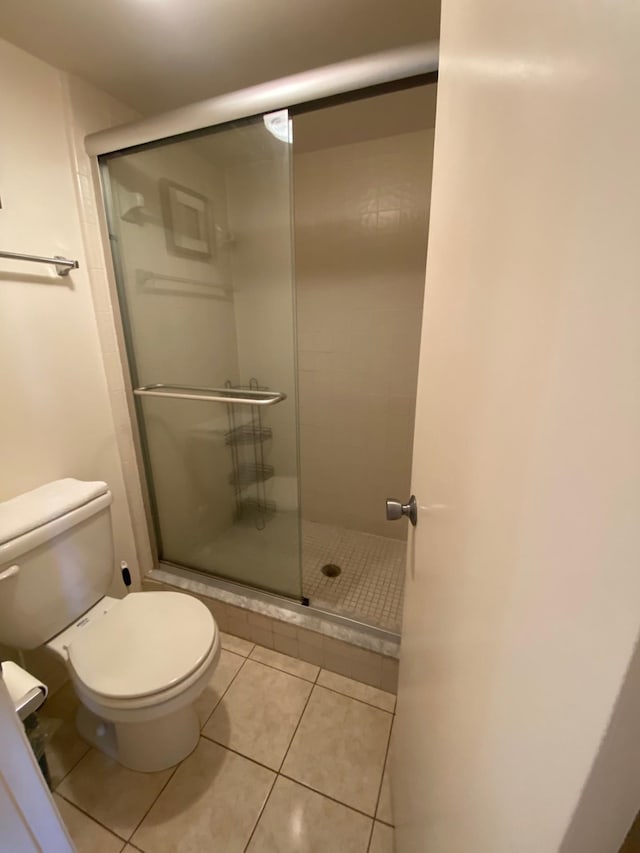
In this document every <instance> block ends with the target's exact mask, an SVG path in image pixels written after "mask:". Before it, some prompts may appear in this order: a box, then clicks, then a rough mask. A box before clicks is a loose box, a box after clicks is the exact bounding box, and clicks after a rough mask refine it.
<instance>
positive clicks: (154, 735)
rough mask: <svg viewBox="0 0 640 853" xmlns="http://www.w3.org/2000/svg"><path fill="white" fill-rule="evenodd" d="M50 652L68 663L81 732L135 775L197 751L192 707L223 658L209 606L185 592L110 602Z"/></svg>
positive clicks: (57, 640)
mask: <svg viewBox="0 0 640 853" xmlns="http://www.w3.org/2000/svg"><path fill="white" fill-rule="evenodd" d="M46 647H47V648H48V649H49V650H50V651H52V652H53V653H54V654H56V655H57V656H58V657H60V658H61V659H62V660H64V661H65V663H66V665H67V667H68V670H69V674H70V676H71V680H72V682H73V686H74V688H75V691H76V694H77V696H78V698H79V699H80V702H81V703H82V704H81V707H80V710H79V713H78V718H77V724H78V729H79V731H80V733H81V735H82V736H83V737H84V738H85V740H88V741H89V742H90V743H92V744H93V745H94V746H96V747H97V748H98V749H100V750H102V751H103V752H105V753H107V754H108V755H110V756H111V757H112V758H114V759H116V760H117V761H119V762H120V764H123V765H124V766H125V767H129V768H130V769H132V770H143V771H154V770H164V769H165V768H167V767H172V766H173V765H174V764H177V763H178V762H179V761H181V760H182V759H183V758H184V757H185V756H186V755H188V754H189V753H190V752H191V751H192V750H193V749H195V747H196V745H197V743H198V738H199V736H200V721H199V719H198V715H197V713H196V711H195V709H194V703H195V701H196V700H197V699H198V697H199V696H200V695H201V693H202V692H203V690H204V689H205V687H206V685H207V683H208V682H209V679H210V678H211V675H212V674H213V671H214V669H215V667H216V664H217V663H218V658H219V657H220V635H219V632H218V629H217V626H216V623H215V620H214V619H213V616H212V615H211V613H210V612H209V610H207V608H206V607H205V606H204V605H203V604H202V603H201V602H200V601H198V600H197V599H196V598H193V597H192V596H189V595H184V594H183V593H179V592H142V593H135V592H134V593H130V594H129V595H128V596H127V597H126V598H124V599H122V600H119V599H115V598H109V597H105V598H103V599H101V600H100V601H99V602H98V604H97V605H95V606H94V607H93V608H91V610H90V611H88V612H87V613H86V614H84V615H83V616H82V618H81V619H80V620H79V621H78V623H77V624H74V625H72V626H71V627H70V628H67V629H66V630H64V631H62V632H61V633H60V634H58V635H57V636H56V637H54V638H53V639H52V640H50V641H49V642H48V643H47V644H46Z"/></svg>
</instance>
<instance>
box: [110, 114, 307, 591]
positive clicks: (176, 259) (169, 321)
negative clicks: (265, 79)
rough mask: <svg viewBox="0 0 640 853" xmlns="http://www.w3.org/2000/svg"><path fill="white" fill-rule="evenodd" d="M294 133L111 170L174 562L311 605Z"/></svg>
mask: <svg viewBox="0 0 640 853" xmlns="http://www.w3.org/2000/svg"><path fill="white" fill-rule="evenodd" d="M288 128H289V120H288V115H287V113H286V111H283V112H281V113H277V114H274V115H272V116H266V117H264V118H262V117H260V118H256V119H250V120H246V121H242V122H237V123H234V124H233V125H225V126H223V127H218V128H213V129H211V130H209V131H206V132H198V133H196V134H189V135H185V136H181V137H176V138H173V139H170V140H167V141H164V142H160V143H153V144H152V145H148V146H142V147H140V148H136V149H131V150H128V151H124V152H120V153H116V154H110V155H107V156H104V157H103V158H102V159H101V167H102V174H103V181H104V186H105V195H106V203H107V209H108V218H109V231H110V238H111V246H112V252H113V258H114V263H115V267H116V275H117V279H118V288H119V298H120V308H121V311H122V314H123V321H124V327H125V336H126V339H127V349H128V357H129V364H130V369H131V378H132V383H133V387H134V389H135V390H134V394H135V399H136V405H137V416H138V424H139V428H140V434H141V439H142V444H143V451H144V456H145V467H146V477H147V483H148V486H149V493H150V500H151V504H152V514H153V516H154V523H155V528H156V529H155V533H156V539H157V544H158V550H159V557H160V559H161V560H162V561H166V562H170V563H174V564H178V565H180V566H184V567H188V568H192V569H196V570H199V571H202V572H207V573H209V574H212V575H216V576H219V577H222V578H226V579H229V580H232V581H236V582H239V583H243V584H248V585H250V586H253V587H258V588H261V589H266V590H271V591H274V592H277V593H280V594H284V595H287V596H291V597H294V598H301V596H302V589H301V563H300V532H299V531H300V525H299V501H298V450H297V446H298V441H297V417H296V411H297V407H296V387H295V364H294V358H295V356H294V352H295V350H294V307H293V275H292V238H291V234H292V223H291V218H292V211H291V164H290V156H291V155H290V152H291V146H290V144H289V133H288Z"/></svg>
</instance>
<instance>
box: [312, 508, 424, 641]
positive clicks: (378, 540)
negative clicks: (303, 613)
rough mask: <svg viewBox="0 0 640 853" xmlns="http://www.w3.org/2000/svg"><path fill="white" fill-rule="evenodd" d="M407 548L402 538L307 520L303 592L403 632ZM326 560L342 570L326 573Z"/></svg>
mask: <svg viewBox="0 0 640 853" xmlns="http://www.w3.org/2000/svg"><path fill="white" fill-rule="evenodd" d="M406 551H407V546H406V542H405V541H403V540H401V539H389V538H387V537H385V536H374V535H373V534H372V533H361V532H360V531H358V530H344V529H342V528H340V527H332V526H331V525H329V524H319V523H318V522H315V521H303V522H302V572H303V580H302V586H303V590H304V594H305V595H306V596H307V597H308V598H309V599H310V600H311V603H312V604H313V605H314V606H316V607H321V608H323V609H326V610H331V611H333V612H337V613H342V614H345V615H347V616H352V617H354V618H356V619H359V620H360V621H362V622H367V623H368V624H370V625H376V626H378V627H380V628H386V629H388V630H389V631H395V632H397V633H400V629H401V626H402V600H403V596H404V568H405V558H406ZM325 563H336V564H337V565H339V566H340V568H341V569H342V572H341V574H340V575H338V577H336V578H329V577H327V576H326V575H324V574H322V571H321V569H322V566H324V565H325Z"/></svg>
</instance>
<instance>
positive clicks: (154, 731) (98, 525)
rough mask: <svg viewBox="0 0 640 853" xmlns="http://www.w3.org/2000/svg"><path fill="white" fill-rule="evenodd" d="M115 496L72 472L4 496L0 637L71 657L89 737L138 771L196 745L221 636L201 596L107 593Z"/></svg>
mask: <svg viewBox="0 0 640 853" xmlns="http://www.w3.org/2000/svg"><path fill="white" fill-rule="evenodd" d="M111 500H112V498H111V492H110V491H109V489H108V487H107V484H106V483H102V482H83V481H80V480H74V479H64V480H57V481H55V482H53V483H48V484H47V485H44V486H41V487H40V488H37V489H34V490H33V491H31V492H27V493H26V494H23V495H19V496H18V497H15V498H12V499H11V500H8V501H5V502H3V503H0V643H4V644H6V645H8V646H13V647H14V648H19V649H25V650H26V649H35V648H38V647H41V646H45V647H46V648H48V649H49V650H50V651H51V652H53V654H55V655H56V656H58V657H59V658H61V659H62V660H63V661H64V662H65V665H66V666H67V669H68V671H69V674H70V677H71V680H72V682H73V685H74V688H75V691H76V693H77V695H78V698H79V700H80V707H79V710H78V716H77V725H78V730H79V732H80V734H81V735H82V736H83V737H84V738H85V740H87V741H89V743H91V744H93V745H94V746H95V747H97V748H98V749H100V750H101V751H102V752H104V753H106V754H107V755H109V756H111V757H112V758H114V759H115V760H116V761H118V762H119V763H120V764H123V765H124V766H125V767H129V768H131V769H132V770H142V771H146V772H152V771H155V770H164V769H166V768H167V767H172V766H173V765H175V764H177V763H178V762H179V761H181V760H182V759H183V758H185V757H186V756H187V755H189V753H190V752H191V751H192V750H193V749H195V747H196V744H197V743H198V738H199V736H200V724H199V720H198V715H197V713H196V710H195V707H194V703H195V702H196V700H197V699H198V697H199V696H200V694H201V693H202V692H203V690H204V689H205V687H206V685H207V683H208V681H209V679H210V678H211V675H212V673H213V671H214V669H215V667H216V664H217V662H218V658H219V657H220V636H219V632H218V628H217V626H216V623H215V620H214V619H213V616H212V615H211V613H210V612H209V610H208V609H207V608H206V607H205V605H204V604H203V603H202V602H201V601H199V600H198V599H196V598H193V597H192V596H189V595H185V594H183V593H179V592H133V593H129V594H128V595H126V596H125V597H124V598H122V599H118V598H112V597H110V596H107V595H106V592H107V590H108V589H109V587H110V585H111V582H112V580H113V570H114V550H113V539H112V533H111V510H110V506H111Z"/></svg>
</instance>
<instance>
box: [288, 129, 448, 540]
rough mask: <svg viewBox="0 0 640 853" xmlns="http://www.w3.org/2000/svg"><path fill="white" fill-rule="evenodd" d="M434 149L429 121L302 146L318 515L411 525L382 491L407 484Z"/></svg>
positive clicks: (304, 363)
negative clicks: (334, 143) (387, 513)
mask: <svg viewBox="0 0 640 853" xmlns="http://www.w3.org/2000/svg"><path fill="white" fill-rule="evenodd" d="M303 120H304V116H302V117H300V118H299V119H297V121H303ZM432 153H433V130H423V131H416V132H412V133H403V134H399V135H396V136H389V137H385V138H382V139H374V140H369V141H365V142H359V143H356V144H351V145H341V146H338V147H333V148H324V149H321V150H316V151H310V152H307V153H302V154H297V155H295V156H294V192H295V245H296V288H297V311H298V348H299V388H300V441H301V472H302V510H303V517H304V518H305V519H307V520H309V521H316V522H322V523H325V524H333V525H337V526H339V527H346V528H351V529H355V530H361V531H365V532H368V533H376V534H380V535H383V536H392V537H398V538H404V537H405V536H406V530H405V526H404V525H398V524H396V525H394V524H392V523H390V522H387V521H386V520H385V519H384V499H385V497H387V496H395V497H398V498H402V499H404V498H406V497H407V496H408V494H409V483H410V470H411V455H412V441H413V419H414V409H415V392H416V380H417V370H418V351H419V342H420V324H421V317H422V300H423V294H424V270H425V260H426V234H427V228H428V211H429V201H430V190H431V160H432Z"/></svg>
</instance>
